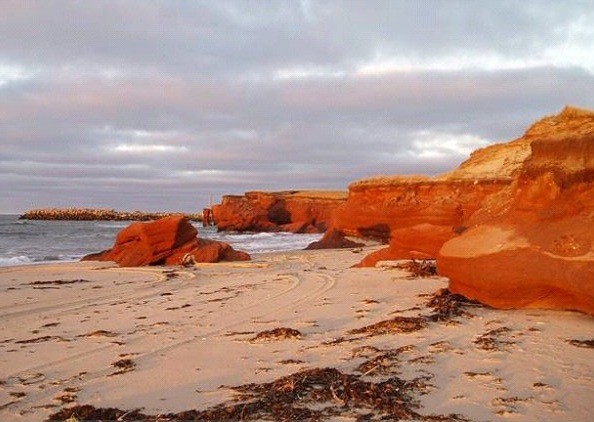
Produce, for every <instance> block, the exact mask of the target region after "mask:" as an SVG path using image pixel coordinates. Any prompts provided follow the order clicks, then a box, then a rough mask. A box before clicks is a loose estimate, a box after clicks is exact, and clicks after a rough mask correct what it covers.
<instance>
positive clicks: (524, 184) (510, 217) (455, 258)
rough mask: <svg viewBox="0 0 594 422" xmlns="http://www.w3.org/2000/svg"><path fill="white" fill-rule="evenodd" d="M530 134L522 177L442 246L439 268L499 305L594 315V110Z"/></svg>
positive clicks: (453, 286)
mask: <svg viewBox="0 0 594 422" xmlns="http://www.w3.org/2000/svg"><path fill="white" fill-rule="evenodd" d="M524 138H525V139H526V140H527V141H529V144H530V152H531V153H530V156H529V158H528V159H527V160H526V161H525V163H524V165H523V166H522V169H521V173H520V175H519V177H518V178H517V179H516V180H515V181H514V182H513V183H512V184H511V185H510V186H509V187H507V188H506V189H505V190H503V191H502V192H500V193H498V194H496V195H493V196H492V197H490V198H488V199H487V200H486V201H485V202H484V203H483V207H482V209H481V210H479V211H478V212H476V213H475V214H474V215H473V216H471V218H469V221H468V226H469V228H468V230H466V231H464V232H463V233H462V234H461V235H460V236H457V237H455V238H452V239H451V240H449V241H447V242H446V243H445V244H444V245H443V247H442V248H441V250H440V252H439V256H438V271H439V273H440V274H441V275H445V276H447V277H449V278H450V290H451V291H452V292H454V293H459V294H462V295H464V296H466V297H469V298H472V299H477V300H480V301H481V302H483V303H486V304H488V305H491V306H494V307H497V308H557V309H570V310H579V311H583V312H587V313H590V314H594V112H592V111H586V110H579V109H575V108H566V109H565V110H564V111H563V112H562V113H561V114H559V115H557V116H552V117H548V118H545V119H543V120H541V121H539V122H537V123H536V124H535V125H533V126H532V127H531V128H530V129H529V130H528V131H527V132H526V134H525V136H524Z"/></svg>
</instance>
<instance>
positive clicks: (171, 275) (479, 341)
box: [0, 248, 594, 421]
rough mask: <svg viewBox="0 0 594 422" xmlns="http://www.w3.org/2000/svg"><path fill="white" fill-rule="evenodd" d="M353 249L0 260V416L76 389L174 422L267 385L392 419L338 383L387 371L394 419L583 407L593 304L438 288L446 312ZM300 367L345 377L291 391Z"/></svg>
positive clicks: (52, 401)
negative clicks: (133, 261)
mask: <svg viewBox="0 0 594 422" xmlns="http://www.w3.org/2000/svg"><path fill="white" fill-rule="evenodd" d="M368 252H369V248H365V249H364V250H360V249H354V250H323V251H300V252H290V253H271V254H260V255H254V256H253V260H252V261H249V262H240V263H218V264H197V265H195V266H193V267H168V268H165V267H144V268H118V267H116V266H115V265H113V264H110V263H97V262H86V263H65V264H55V265H38V266H24V267H8V268H2V269H0V291H1V296H0V297H1V299H0V325H1V327H2V331H1V335H0V419H1V420H15V421H38V420H44V419H47V418H48V417H49V416H50V415H52V414H55V413H57V412H59V411H60V410H61V409H63V408H70V407H73V406H81V405H91V406H93V407H94V408H98V409H107V408H117V409H121V410H122V411H131V412H133V411H136V414H137V415H142V417H149V416H150V417H152V418H153V420H171V419H172V418H173V414H179V413H180V412H184V411H190V410H194V411H204V410H207V409H212V408H214V407H216V406H217V405H220V404H221V403H226V404H227V405H228V406H233V404H234V403H250V402H252V403H253V402H254V401H257V400H259V399H262V397H263V396H264V395H266V394H268V393H270V391H276V392H277V393H278V394H281V393H288V392H296V395H295V396H294V397H295V398H294V401H295V402H294V403H292V404H290V406H294V408H297V409H303V408H305V409H310V410H311V411H320V412H321V413H319V414H317V415H318V416H320V417H321V418H322V419H325V418H329V419H332V420H355V419H356V418H357V417H361V416H363V417H364V418H371V419H374V418H381V417H388V418H393V417H394V413H390V410H389V408H387V407H382V406H381V405H378V406H373V404H372V403H373V402H372V400H371V401H370V400H367V401H366V400H365V399H360V398H358V396H357V394H356V391H355V390H353V391H355V392H352V391H351V390H349V388H351V387H349V386H347V384H349V383H350V384H349V385H355V384H356V385H358V386H359V387H361V388H367V389H368V390H374V391H376V390H377V389H379V388H384V390H382V391H388V390H385V388H387V387H386V386H390V388H392V390H390V391H393V392H394V395H396V396H397V399H398V400H399V401H398V400H397V401H398V405H399V406H400V405H402V409H401V410H402V412H404V413H402V415H403V419H409V420H471V421H561V420H564V421H569V420H571V421H588V420H591V417H592V401H593V400H594V344H593V343H594V342H593V339H594V319H592V318H591V317H589V316H586V315H583V314H580V313H576V312H560V311H545V310H520V311H501V310H494V309H490V308H486V307H482V306H476V305H472V304H465V303H463V302H456V301H453V302H451V303H450V302H448V301H447V300H446V303H445V305H444V303H443V301H442V305H443V306H442V308H443V307H444V306H445V307H447V306H450V308H448V309H449V311H451V312H444V310H443V309H442V310H441V313H440V311H439V310H436V308H435V303H436V302H435V293H436V292H438V291H439V290H440V289H442V288H445V287H447V279H444V278H440V277H437V276H431V277H424V278H421V277H413V276H411V274H410V273H409V272H408V271H406V270H404V269H399V268H395V267H394V266H393V265H383V266H379V267H377V268H351V266H352V265H353V264H355V263H357V262H359V261H360V260H361V258H362V254H364V253H368ZM431 299H434V302H432V303H431V304H429V303H428V302H429V301H431ZM437 299H439V297H438V298H437ZM441 299H444V297H441ZM446 299H447V298H446ZM448 304H449V305H448ZM446 305H447V306H446ZM330 369H332V371H330ZM322 370H325V371H322ZM295 374H298V375H295ZM299 377H301V378H299ZM307 377H309V379H310V380H312V379H317V378H315V377H322V378H323V377H326V378H332V377H335V378H336V379H340V380H342V384H340V383H339V384H332V385H330V387H329V389H328V391H325V390H324V391H322V390H323V383H322V381H319V385H320V388H319V389H320V391H319V393H318V394H315V390H316V388H314V387H315V386H314V387H311V385H310V386H309V387H307V388H309V389H307V388H306V389H305V390H303V391H302V392H300V390H299V388H300V387H299V385H296V384H295V380H297V381H299V382H302V383H303V385H305V383H306V380H305V379H306V378H307ZM347 381H348V382H347ZM316 382H318V381H316ZM246 385H251V387H250V388H248V387H245V386H246ZM256 385H260V387H258V388H257V387H256ZM300 385H301V384H300ZM239 386H244V388H242V389H241V388H240V389H237V388H235V389H234V388H232V387H239ZM394 386H396V387H394ZM303 388H305V387H303ZM378 391H379V390H378ZM240 393H241V394H243V396H242V397H239V398H238V394H240ZM326 393H327V394H326ZM384 396H385V397H386V396H387V395H386V394H384ZM267 397H268V398H267V399H266V400H271V396H267ZM275 397H277V396H275ZM279 397H280V396H279ZM283 397H284V396H283ZM233 399H239V401H238V402H232V400H233ZM300 400H301V402H300ZM393 406H395V404H393ZM393 408H394V407H393ZM219 409H220V407H219ZM245 409H247V410H249V409H250V408H249V407H246V406H244V410H245ZM291 409H293V408H292V407H291ZM262 412H264V413H259V414H257V415H259V416H258V418H260V419H261V418H264V419H266V418H269V419H276V417H274V414H270V413H266V411H262ZM407 412H408V413H407ZM314 414H315V413H314ZM129 415H132V416H133V415H134V414H133V413H130V414H129ZM303 415H307V413H303ZM244 416H245V417H249V416H250V415H249V413H245V414H244ZM126 417H127V416H124V417H122V420H128V419H126Z"/></svg>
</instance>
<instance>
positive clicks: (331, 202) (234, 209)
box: [212, 191, 346, 233]
mask: <svg viewBox="0 0 594 422" xmlns="http://www.w3.org/2000/svg"><path fill="white" fill-rule="evenodd" d="M345 200H346V192H335V191H287V192H246V193H245V194H244V195H242V196H239V195H226V196H224V197H223V200H222V202H221V204H219V205H215V206H214V207H213V210H212V211H213V216H214V220H215V222H216V224H217V227H218V229H219V230H221V231H255V232H278V231H288V232H293V233H322V232H324V231H326V229H327V227H328V223H329V221H330V220H331V218H332V213H333V212H334V210H335V209H336V208H337V207H338V206H339V205H341V204H343V203H344V201H345Z"/></svg>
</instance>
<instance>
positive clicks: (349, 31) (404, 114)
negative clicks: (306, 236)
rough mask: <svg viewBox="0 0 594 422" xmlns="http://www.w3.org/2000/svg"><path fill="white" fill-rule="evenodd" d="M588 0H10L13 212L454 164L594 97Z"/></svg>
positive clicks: (1, 13) (337, 181) (4, 45)
mask: <svg viewBox="0 0 594 422" xmlns="http://www.w3.org/2000/svg"><path fill="white" fill-rule="evenodd" d="M593 21H594V9H593V8H592V7H591V4H590V2H588V1H580V0H575V1H567V2H561V3H560V2H555V1H523V2H515V1H500V2H467V1H448V2H437V1H426V2H409V1H370V2H359V1H352V2H350V1H336V2H333V1H324V2H316V1H306V0H303V1H300V2H277V1H269V2H265V1H254V2H250V1H217V2H210V1H208V2H207V1H204V2H186V1H154V2H145V1H132V0H130V1H120V2H79V1H71V2H70V1H52V2H33V1H30V2H29V1H21V0H15V1H10V0H7V1H3V2H2V3H0V143H1V148H0V197H1V198H2V200H1V204H0V212H21V211H24V210H25V209H28V208H32V207H43V206H100V207H114V208H118V209H146V210H182V211H193V210H196V209H200V208H202V207H203V206H206V205H207V204H208V202H209V201H211V198H212V200H214V201H215V202H218V201H219V199H220V196H221V195H223V194H226V193H241V192H244V191H246V190H253V189H264V190H280V189H346V187H347V185H348V184H349V183H350V182H352V181H354V180H357V179H360V178H363V177H368V176H374V175H377V174H396V173H427V174H435V173H439V172H443V171H447V170H449V169H451V168H453V167H455V166H456V165H458V164H459V163H460V162H461V161H462V160H464V159H465V158H466V157H467V155H468V153H469V152H470V151H472V150H473V149H475V148H479V147H482V146H485V145H487V144H489V143H492V142H497V141H503V140H509V139H513V138H515V137H518V136H520V135H521V134H522V132H523V131H524V130H525V128H526V127H527V126H528V125H529V124H530V123H531V122H532V121H534V120H535V119H537V118H539V117H541V116H543V115H545V114H551V113H556V112H558V111H559V110H560V109H561V108H562V107H563V106H564V105H565V104H575V105H578V106H582V107H589V108H594V30H593V29H592V25H591V22H593Z"/></svg>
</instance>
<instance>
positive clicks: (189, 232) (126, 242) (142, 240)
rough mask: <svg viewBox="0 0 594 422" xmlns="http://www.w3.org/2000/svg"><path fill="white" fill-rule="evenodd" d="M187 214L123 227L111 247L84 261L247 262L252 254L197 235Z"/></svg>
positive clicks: (131, 264) (132, 264) (138, 263)
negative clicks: (186, 216)
mask: <svg viewBox="0 0 594 422" xmlns="http://www.w3.org/2000/svg"><path fill="white" fill-rule="evenodd" d="M197 235H198V231H197V230H196V228H194V226H192V224H190V222H189V220H188V219H187V218H185V217H183V216H172V217H166V218H163V219H160V220H156V221H152V222H148V223H140V222H137V223H132V224H131V225H129V226H128V227H126V228H124V229H123V230H121V231H120V232H119V233H118V235H117V237H116V240H115V244H114V245H113V247H112V248H111V249H109V250H106V251H103V252H99V253H96V254H91V255H87V256H85V257H83V258H82V260H83V261H114V262H116V263H117V264H118V265H119V266H121V267H138V266H144V265H182V264H187V263H194V262H219V261H246V260H249V259H250V256H249V255H248V254H247V253H245V252H241V251H236V250H235V249H233V248H232V247H231V246H230V245H228V244H227V243H224V242H218V241H214V240H210V239H200V238H198V237H197Z"/></svg>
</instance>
